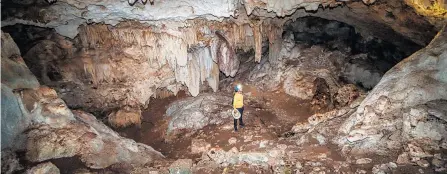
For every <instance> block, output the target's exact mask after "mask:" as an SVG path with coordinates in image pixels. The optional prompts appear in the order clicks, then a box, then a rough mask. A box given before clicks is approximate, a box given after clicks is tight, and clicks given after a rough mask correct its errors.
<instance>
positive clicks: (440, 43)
mask: <svg viewBox="0 0 447 174" xmlns="http://www.w3.org/2000/svg"><path fill="white" fill-rule="evenodd" d="M446 38H447V32H446V30H445V29H443V30H442V31H440V32H439V34H438V35H437V36H436V37H435V39H433V41H432V42H431V43H430V44H429V45H428V46H427V47H426V48H424V49H422V50H420V51H418V52H416V53H414V54H413V55H412V56H410V57H408V58H406V59H405V60H403V61H402V62H400V63H399V64H397V65H396V66H395V67H393V68H392V69H391V70H389V71H388V72H387V73H386V74H385V75H384V77H383V78H382V79H381V81H380V82H379V84H378V85H377V86H376V87H374V89H373V90H372V91H371V92H370V93H369V94H368V96H367V97H366V98H365V100H363V102H362V103H361V104H360V106H359V107H358V109H357V111H356V113H353V114H352V115H351V116H350V118H348V119H347V120H346V121H345V123H344V125H342V126H341V128H340V133H341V135H342V136H345V134H347V136H345V137H351V136H357V137H358V138H357V140H356V141H357V142H358V143H356V144H355V145H354V146H352V147H351V148H352V149H354V151H351V152H354V153H365V152H368V151H369V152H371V151H373V152H380V153H386V151H388V150H389V149H397V148H400V145H402V144H401V143H402V142H404V143H405V142H409V141H416V142H419V143H421V146H423V147H424V148H425V147H434V146H438V147H439V146H440V144H439V143H438V142H439V140H440V139H441V137H443V138H446V137H445V136H446V135H447V133H446V132H445V131H446V129H445V124H442V123H439V122H435V121H430V119H428V118H429V117H437V116H435V115H432V116H428V114H426V113H427V112H428V110H434V111H435V110H436V113H445V111H443V110H442V109H439V108H443V107H439V106H441V105H443V104H442V103H445V100H447V90H446V86H447V84H446V81H445V80H444V78H443V75H441V74H443V73H444V74H445V70H446V69H447V68H446V67H447V52H446V50H447V49H446V48H447V43H446V42H445V40H446ZM427 77H431V78H427ZM428 79H430V80H428ZM395 84H399V85H395ZM432 106H437V107H432ZM418 108H421V109H418ZM441 110H442V111H441ZM424 113H425V114H424ZM437 115H443V114H437ZM444 115H445V114H444ZM428 127H430V132H429V131H428V130H427V129H426V128H428ZM399 132H401V135H399V134H400V133H399ZM392 134H396V135H395V136H390V135H392ZM383 137H389V138H390V139H388V140H386V141H384V140H383ZM342 139H343V138H342ZM346 140H347V138H345V139H344V140H341V141H340V142H339V143H341V144H345V143H348V141H346ZM360 140H362V141H360ZM429 149H430V148H428V149H427V150H429Z"/></svg>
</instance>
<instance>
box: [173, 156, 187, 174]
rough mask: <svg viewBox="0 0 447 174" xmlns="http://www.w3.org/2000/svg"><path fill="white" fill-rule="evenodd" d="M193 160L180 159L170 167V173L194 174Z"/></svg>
mask: <svg viewBox="0 0 447 174" xmlns="http://www.w3.org/2000/svg"><path fill="white" fill-rule="evenodd" d="M191 168H192V160H191V159H179V160H177V161H175V162H173V163H172V164H171V166H169V173H182V174H188V173H192V170H191Z"/></svg>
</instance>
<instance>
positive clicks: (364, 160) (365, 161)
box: [355, 158, 372, 164]
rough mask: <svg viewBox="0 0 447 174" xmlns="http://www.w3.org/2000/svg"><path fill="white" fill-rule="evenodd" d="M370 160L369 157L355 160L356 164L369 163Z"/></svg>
mask: <svg viewBox="0 0 447 174" xmlns="http://www.w3.org/2000/svg"><path fill="white" fill-rule="evenodd" d="M371 162H372V159H370V158H360V159H357V160H356V161H355V163H356V164H369V163H371Z"/></svg>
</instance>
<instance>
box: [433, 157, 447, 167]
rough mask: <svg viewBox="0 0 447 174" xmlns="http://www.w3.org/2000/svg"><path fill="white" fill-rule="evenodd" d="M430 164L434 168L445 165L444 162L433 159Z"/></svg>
mask: <svg viewBox="0 0 447 174" xmlns="http://www.w3.org/2000/svg"><path fill="white" fill-rule="evenodd" d="M431 164H433V165H434V166H436V167H442V166H443V165H444V164H445V162H444V161H441V160H440V159H436V158H433V160H432V161H431Z"/></svg>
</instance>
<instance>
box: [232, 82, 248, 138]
mask: <svg viewBox="0 0 447 174" xmlns="http://www.w3.org/2000/svg"><path fill="white" fill-rule="evenodd" d="M234 92H235V94H234V98H233V108H234V109H236V110H237V111H239V113H240V114H241V116H240V117H239V126H240V127H241V128H243V127H244V126H245V125H244V122H243V121H242V114H243V113H244V96H243V95H242V85H237V86H235V87H234ZM237 120H238V119H234V131H235V132H237Z"/></svg>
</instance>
